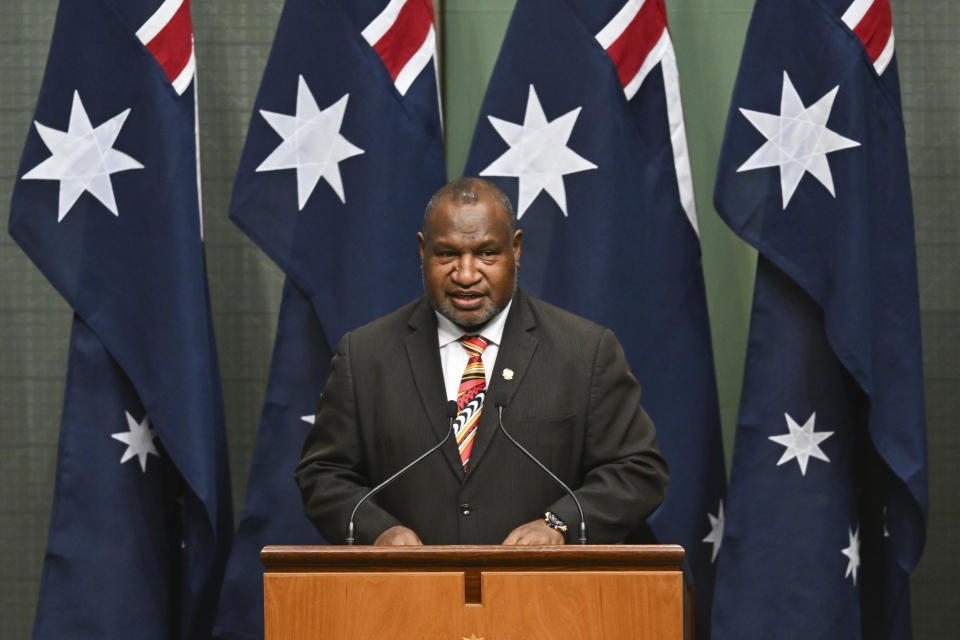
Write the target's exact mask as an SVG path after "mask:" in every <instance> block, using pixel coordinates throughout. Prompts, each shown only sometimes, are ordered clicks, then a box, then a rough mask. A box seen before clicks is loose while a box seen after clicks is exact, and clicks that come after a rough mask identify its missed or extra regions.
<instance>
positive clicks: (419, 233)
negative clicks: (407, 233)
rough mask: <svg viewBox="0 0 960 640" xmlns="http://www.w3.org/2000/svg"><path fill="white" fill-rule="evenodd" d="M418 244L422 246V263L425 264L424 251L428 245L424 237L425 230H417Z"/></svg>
mask: <svg viewBox="0 0 960 640" xmlns="http://www.w3.org/2000/svg"><path fill="white" fill-rule="evenodd" d="M417 244H418V245H419V246H420V264H421V265H422V264H423V251H424V249H426V247H427V241H426V240H424V239H423V232H422V231H417Z"/></svg>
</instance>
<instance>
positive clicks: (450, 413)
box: [347, 400, 549, 545]
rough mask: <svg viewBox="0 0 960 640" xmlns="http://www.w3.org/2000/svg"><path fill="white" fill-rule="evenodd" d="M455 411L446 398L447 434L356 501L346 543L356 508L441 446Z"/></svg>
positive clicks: (351, 541) (453, 403) (453, 402)
mask: <svg viewBox="0 0 960 640" xmlns="http://www.w3.org/2000/svg"><path fill="white" fill-rule="evenodd" d="M457 412H458V410H457V401H456V400H448V401H447V418H448V419H449V421H450V422H449V428H448V429H447V435H445V436H443V438H441V439H440V442H438V443H437V444H435V445H433V446H432V447H430V448H429V449H427V450H426V451H424V452H423V453H421V454H420V455H419V456H418V457H417V458H416V459H414V460H412V461H411V462H409V463H408V464H407V466H405V467H403V468H402V469H400V470H399V471H397V472H396V473H394V474H393V475H392V476H390V477H389V478H387V479H386V480H384V481H383V482H381V483H380V484H378V485H377V486H375V487H374V488H373V489H370V491H367V493H366V495H364V496H363V497H362V498H360V502H358V503H357V505H356V506H355V507H354V508H353V511H352V512H351V513H350V522H348V523H347V544H349V545H352V544H354V543H355V542H356V541H357V540H356V537H355V536H354V523H353V521H354V518H355V517H356V516H357V509H359V508H360V505H362V504H363V503H364V502H366V500H367V498H370V497H373V496H375V495H377V494H378V493H380V490H381V489H383V488H384V487H386V486H387V485H388V484H390V483H391V482H393V481H394V480H396V479H397V478H398V477H400V476H401V475H403V474H404V473H405V472H406V471H407V470H408V469H409V468H410V467H412V466H413V465H415V464H417V463H418V462H420V461H421V460H423V459H424V458H426V457H427V456H428V455H430V454H431V453H433V452H434V451H436V450H437V449H439V448H440V447H442V446H443V443H444V442H446V441H447V440H449V439H450V434H451V433H453V421H454V420H455V419H456V417H457ZM548 473H549V472H548Z"/></svg>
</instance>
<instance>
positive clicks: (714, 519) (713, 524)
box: [701, 500, 724, 563]
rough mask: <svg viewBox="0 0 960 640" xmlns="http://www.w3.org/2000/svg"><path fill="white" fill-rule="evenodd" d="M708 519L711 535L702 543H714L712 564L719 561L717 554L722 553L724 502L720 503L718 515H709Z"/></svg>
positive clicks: (711, 557)
mask: <svg viewBox="0 0 960 640" xmlns="http://www.w3.org/2000/svg"><path fill="white" fill-rule="evenodd" d="M707 517H708V518H710V533H708V534H707V537H706V538H704V539H703V540H702V541H701V542H710V543H713V555H711V556H710V562H711V563H713V562H715V561H716V559H717V554H718V553H720V545H721V544H723V522H724V518H723V500H721V501H720V509H719V511H718V513H717V515H713V514H712V513H707Z"/></svg>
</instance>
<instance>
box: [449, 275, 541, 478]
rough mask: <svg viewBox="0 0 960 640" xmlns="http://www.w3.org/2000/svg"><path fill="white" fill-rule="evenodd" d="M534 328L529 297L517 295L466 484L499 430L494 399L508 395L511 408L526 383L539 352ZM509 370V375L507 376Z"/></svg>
mask: <svg viewBox="0 0 960 640" xmlns="http://www.w3.org/2000/svg"><path fill="white" fill-rule="evenodd" d="M535 327H536V322H535V321H534V318H533V313H532V312H531V311H530V307H529V305H528V303H527V300H526V297H525V296H524V294H523V292H522V291H517V294H516V295H515V296H514V299H513V306H512V307H511V308H510V315H509V316H508V317H507V322H506V324H505V325H504V327H503V337H502V339H501V341H500V350H499V352H498V353H497V362H496V364H495V365H494V370H493V374H492V375H491V376H490V384H489V386H488V387H487V393H486V397H485V398H484V401H483V413H481V414H480V423H479V424H478V425H477V434H476V436H474V441H473V450H472V451H471V452H470V463H469V464H468V465H467V473H466V477H465V480H467V479H469V478H470V475H471V473H472V471H473V470H474V469H475V468H476V467H477V465H478V464H479V463H480V460H481V459H482V458H483V455H484V454H485V453H486V452H487V449H488V448H489V447H490V442H491V441H492V440H493V436H494V434H495V433H496V431H497V430H498V429H499V428H500V423H499V420H498V418H497V408H496V407H495V406H494V398H496V397H497V394H498V393H502V392H504V391H506V401H507V404H509V403H510V401H511V400H512V399H513V394H514V393H515V392H516V390H517V387H519V385H520V383H521V382H522V381H523V376H524V374H525V373H526V372H527V367H528V366H529V365H530V359H531V358H532V357H533V352H534V351H535V350H536V348H537V338H536V337H535V335H534V332H533V329H534V328H535ZM506 370H509V371H510V372H508V373H506V375H504V373H505V371H506ZM511 372H512V373H511Z"/></svg>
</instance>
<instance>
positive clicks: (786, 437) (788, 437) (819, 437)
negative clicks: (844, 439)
mask: <svg viewBox="0 0 960 640" xmlns="http://www.w3.org/2000/svg"><path fill="white" fill-rule="evenodd" d="M783 417H785V418H786V419H787V428H788V429H789V431H788V432H787V433H785V434H783V435H782V436H769V438H770V440H773V441H774V442H776V443H777V444H781V445H783V446H784V447H786V448H787V449H786V451H784V452H783V455H782V456H780V459H779V460H777V466H778V467H779V466H780V465H782V464H783V463H784V462H787V461H789V460H792V459H793V458H796V459H797V464H799V465H800V475H803V476H805V475H807V462H809V461H810V458H817V459H818V460H823V461H825V462H830V458H828V457H827V454H825V453H824V452H823V450H822V449H820V443H821V442H823V441H824V440H826V439H827V438H829V437H830V436H832V435H833V431H820V432H817V431H814V430H813V424H814V422H815V420H816V417H817V412H816V411H814V412H813V413H811V414H810V417H809V418H807V421H806V422H805V423H804V424H803V426H802V427H801V426H799V425H798V424H797V423H796V422H795V421H794V419H793V418H791V417H790V415H789V414H787V413H785V414H783Z"/></svg>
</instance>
